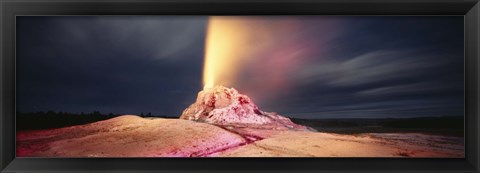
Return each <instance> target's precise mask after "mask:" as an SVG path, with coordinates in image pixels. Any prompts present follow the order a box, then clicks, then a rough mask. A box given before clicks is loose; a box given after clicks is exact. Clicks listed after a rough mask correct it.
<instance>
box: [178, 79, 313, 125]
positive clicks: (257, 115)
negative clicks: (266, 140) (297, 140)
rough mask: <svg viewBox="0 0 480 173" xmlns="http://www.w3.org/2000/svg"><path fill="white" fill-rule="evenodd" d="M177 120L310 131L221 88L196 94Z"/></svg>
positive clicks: (244, 97)
mask: <svg viewBox="0 0 480 173" xmlns="http://www.w3.org/2000/svg"><path fill="white" fill-rule="evenodd" d="M180 119H186V120H194V121H199V122H206V123H211V124H217V125H230V126H235V127H252V128H263V129H265V128H267V129H290V130H311V131H313V130H312V129H311V128H308V127H305V126H301V125H298V124H295V123H293V122H292V121H290V119H288V118H286V117H283V116H281V115H278V114H277V113H274V112H263V111H261V110H260V109H259V108H258V107H257V106H256V105H255V104H254V103H253V102H252V100H251V99H250V98H249V97H247V96H246V95H243V94H240V93H238V91H237V90H235V89H233V88H226V87H223V86H215V87H213V88H208V89H204V90H203V91H200V92H199V93H198V97H197V101H196V102H195V103H193V104H192V105H190V106H189V107H188V108H187V109H185V110H184V111H183V113H182V115H181V116H180Z"/></svg>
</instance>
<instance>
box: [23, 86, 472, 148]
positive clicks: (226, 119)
mask: <svg viewBox="0 0 480 173" xmlns="http://www.w3.org/2000/svg"><path fill="white" fill-rule="evenodd" d="M16 142H17V148H16V153H17V157H464V153H463V151H464V145H463V138H459V137H446V136H434V135H425V134H418V133H363V134H356V135H341V134H334V133H321V132H315V131H314V130H311V129H310V128H308V127H305V126H301V125H298V124H295V123H293V122H292V121H290V119H288V118H286V117H283V116H280V115H278V114H276V113H270V112H263V111H261V110H259V109H258V107H257V106H256V105H255V104H254V103H253V102H252V101H251V100H250V98H248V97H247V96H245V95H242V94H239V93H238V92H237V91H236V90H235V89H233V88H232V89H230V88H225V87H214V88H210V89H206V90H204V91H201V92H200V93H199V94H198V98H197V100H196V102H195V103H194V104H192V105H191V106H189V107H188V108H187V109H185V111H183V114H182V115H181V117H180V119H164V118H141V117H138V116H134V115H124V116H120V117H116V118H112V119H108V120H104V121H99V122H95V123H90V124H85V125H79V126H71V127H65V128H59V129H48V130H37V131H20V132H17V138H16Z"/></svg>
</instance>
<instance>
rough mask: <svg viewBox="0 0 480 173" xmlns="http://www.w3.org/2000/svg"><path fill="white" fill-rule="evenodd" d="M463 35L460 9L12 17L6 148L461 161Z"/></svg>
mask: <svg viewBox="0 0 480 173" xmlns="http://www.w3.org/2000/svg"><path fill="white" fill-rule="evenodd" d="M464 36H465V18H464V16H462V15H436V16H428V15H384V16H382V15H351V16H350V15H303V16H302V15H280V16H269V15H263V16H262V15H257V16H253V15H251V16H205V15H204V16H199V15H195V16H194V15H190V16H189V15H132V16H129V15H111V16H110V15H105V16H100V15H99V16H96V15H85V16H82V15H78V16H76V15H72V16H68V15H66V16H62V15H58V16H55V15H52V16H41V15H40V16H33V15H30V16H29V15H24V16H16V21H15V40H16V42H15V44H16V45H15V49H16V50H15V51H16V53H15V56H16V57H15V58H16V59H15V65H16V68H15V71H16V73H15V87H16V89H15V102H16V103H15V109H16V114H15V130H16V131H15V154H16V157H20V158H22V157H24V158H31V157H33V158H91V157H95V158H97V157H100V158H125V157H134V158H151V157H167V158H169V157H202V159H203V157H226V158H238V157H249V158H251V157H262V158H263V157H268V158H276V157H296V158H297V157H309V158H311V157H313V158H465V112H466V110H465V96H466V95H465V92H466V91H465V66H464V65H465V45H464V44H465V37H464ZM477 80H478V79H477ZM12 139H13V138H12ZM409 160H411V159H409Z"/></svg>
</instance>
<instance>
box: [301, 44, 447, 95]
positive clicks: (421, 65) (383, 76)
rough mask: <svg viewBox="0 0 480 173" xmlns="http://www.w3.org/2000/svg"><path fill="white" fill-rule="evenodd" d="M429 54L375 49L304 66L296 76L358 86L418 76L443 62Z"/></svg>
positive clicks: (309, 80)
mask: <svg viewBox="0 0 480 173" xmlns="http://www.w3.org/2000/svg"><path fill="white" fill-rule="evenodd" d="M432 60H435V59H434V58H432V55H429V54H425V53H422V52H415V51H411V50H406V51H405V50H376V51H371V52H367V53H364V54H362V55H359V56H356V57H353V58H350V59H347V60H343V61H338V60H330V61H322V62H320V63H316V64H313V65H310V66H308V67H306V68H304V69H303V70H302V71H300V72H299V73H298V74H297V75H298V77H300V78H301V79H302V80H304V81H306V82H313V83H314V82H318V81H320V82H324V83H325V84H327V85H331V86H340V87H348V86H358V85H364V84H371V83H375V82H381V81H387V80H398V79H401V78H407V77H412V76H416V75H422V74H421V73H422V72H425V71H428V69H429V68H434V67H437V66H440V65H444V64H445V61H442V60H435V61H432Z"/></svg>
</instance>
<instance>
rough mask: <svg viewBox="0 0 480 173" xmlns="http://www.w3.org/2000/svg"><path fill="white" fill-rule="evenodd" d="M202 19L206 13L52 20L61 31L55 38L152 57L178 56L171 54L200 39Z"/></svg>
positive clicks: (66, 41) (198, 41)
mask: <svg viewBox="0 0 480 173" xmlns="http://www.w3.org/2000/svg"><path fill="white" fill-rule="evenodd" d="M206 21H207V18H206V17H191V16H190V17H181V16H168V17H158V16H155V17H147V16H145V17H135V18H134V17H125V16H122V17H115V16H107V17H86V18H83V19H82V18H79V19H77V20H71V18H68V19H67V18H65V19H64V18H60V19H59V20H56V22H59V25H60V26H61V27H59V32H62V33H63V34H61V36H59V37H57V38H56V39H57V40H59V41H61V42H63V43H64V44H67V45H72V46H80V47H85V48H88V49H90V50H88V49H84V51H91V52H92V53H93V52H99V51H97V50H95V47H93V46H95V45H99V47H101V48H110V49H113V50H115V51H122V50H123V51H128V50H132V51H143V52H144V53H145V54H147V55H148V57H149V58H152V59H171V58H182V57H184V56H174V55H175V54H179V53H182V52H184V51H186V50H188V49H189V47H191V46H194V45H195V44H196V43H202V42H204V35H205V29H206ZM202 44H203V43H202ZM86 45H92V47H93V50H92V47H86ZM104 51H108V50H104Z"/></svg>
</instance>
